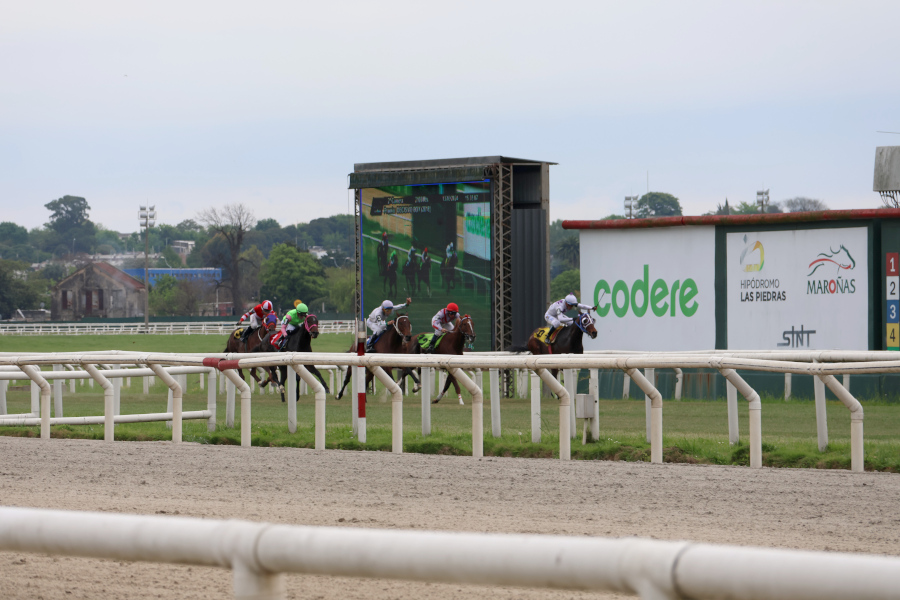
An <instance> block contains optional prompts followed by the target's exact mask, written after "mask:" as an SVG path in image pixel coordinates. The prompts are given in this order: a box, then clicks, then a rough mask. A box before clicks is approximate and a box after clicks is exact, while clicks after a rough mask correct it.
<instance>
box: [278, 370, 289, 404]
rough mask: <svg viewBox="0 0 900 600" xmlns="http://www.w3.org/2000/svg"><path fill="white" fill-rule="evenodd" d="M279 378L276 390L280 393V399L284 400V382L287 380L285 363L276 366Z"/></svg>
mask: <svg viewBox="0 0 900 600" xmlns="http://www.w3.org/2000/svg"><path fill="white" fill-rule="evenodd" d="M278 373H279V375H280V380H279V381H278V391H279V392H280V393H281V401H282V402H284V401H285V399H284V384H285V383H286V382H287V365H281V366H280V367H278Z"/></svg>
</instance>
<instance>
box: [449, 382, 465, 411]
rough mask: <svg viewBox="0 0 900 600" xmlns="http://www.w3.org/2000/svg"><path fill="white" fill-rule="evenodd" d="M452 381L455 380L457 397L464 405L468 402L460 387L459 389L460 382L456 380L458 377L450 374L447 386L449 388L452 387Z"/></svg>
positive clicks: (454, 385)
mask: <svg viewBox="0 0 900 600" xmlns="http://www.w3.org/2000/svg"><path fill="white" fill-rule="evenodd" d="M451 381H452V382H453V389H455V390H456V397H457V398H458V399H459V403H460V404H462V405H465V404H466V403H465V402H463V399H462V394H461V393H460V389H459V382H458V381H457V380H456V377H454V376H453V375H449V376H448V377H447V386H446V387H448V388H449V387H450V382H451Z"/></svg>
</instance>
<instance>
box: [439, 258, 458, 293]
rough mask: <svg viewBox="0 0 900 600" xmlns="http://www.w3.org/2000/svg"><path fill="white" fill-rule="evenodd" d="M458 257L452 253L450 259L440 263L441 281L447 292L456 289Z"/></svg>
mask: <svg viewBox="0 0 900 600" xmlns="http://www.w3.org/2000/svg"><path fill="white" fill-rule="evenodd" d="M458 262H459V257H458V256H457V255H456V253H455V252H454V253H453V254H452V255H451V256H450V258H444V259H443V260H442V261H441V279H443V280H444V287H446V288H447V291H448V292H449V291H450V290H452V289H453V288H455V287H456V264H457V263H458Z"/></svg>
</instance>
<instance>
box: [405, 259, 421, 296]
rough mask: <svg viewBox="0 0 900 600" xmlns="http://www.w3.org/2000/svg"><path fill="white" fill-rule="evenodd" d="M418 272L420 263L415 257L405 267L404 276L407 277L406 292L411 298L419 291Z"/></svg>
mask: <svg viewBox="0 0 900 600" xmlns="http://www.w3.org/2000/svg"><path fill="white" fill-rule="evenodd" d="M418 270H419V269H418V262H417V261H416V258H415V257H412V258H410V259H409V260H407V261H406V263H404V265H403V276H404V277H406V291H407V292H408V293H409V295H410V296H412V294H413V292H417V291H419V290H418V289H417V286H416V273H417V272H418Z"/></svg>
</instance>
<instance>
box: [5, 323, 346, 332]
mask: <svg viewBox="0 0 900 600" xmlns="http://www.w3.org/2000/svg"><path fill="white" fill-rule="evenodd" d="M235 328H236V325H235V321H216V322H209V321H201V322H183V323H151V324H150V325H149V326H144V324H143V323H22V324H6V323H4V324H2V325H0V335H129V334H151V335H153V334H167V335H172V334H184V335H227V334H228V333H230V332H232V331H234V330H235ZM353 331H354V326H353V321H319V333H353Z"/></svg>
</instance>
